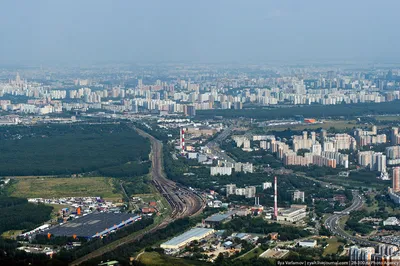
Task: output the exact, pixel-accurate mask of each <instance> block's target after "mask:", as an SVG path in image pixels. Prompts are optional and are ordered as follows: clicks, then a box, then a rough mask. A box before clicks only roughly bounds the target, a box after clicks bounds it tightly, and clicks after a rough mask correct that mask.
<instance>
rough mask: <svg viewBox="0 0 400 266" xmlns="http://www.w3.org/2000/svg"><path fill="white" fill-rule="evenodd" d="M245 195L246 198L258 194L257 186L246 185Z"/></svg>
mask: <svg viewBox="0 0 400 266" xmlns="http://www.w3.org/2000/svg"><path fill="white" fill-rule="evenodd" d="M244 189H245V192H244V196H245V197H246V198H254V197H255V196H256V187H255V186H248V187H245V188H244Z"/></svg>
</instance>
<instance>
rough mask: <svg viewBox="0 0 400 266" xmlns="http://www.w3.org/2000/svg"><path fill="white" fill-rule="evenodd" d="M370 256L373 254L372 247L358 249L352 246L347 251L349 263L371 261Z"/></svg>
mask: <svg viewBox="0 0 400 266" xmlns="http://www.w3.org/2000/svg"><path fill="white" fill-rule="evenodd" d="M372 254H375V249H374V248H373V247H366V248H359V247H357V246H352V247H350V249H349V259H350V261H371V258H372Z"/></svg>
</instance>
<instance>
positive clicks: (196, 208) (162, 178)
mask: <svg viewBox="0 0 400 266" xmlns="http://www.w3.org/2000/svg"><path fill="white" fill-rule="evenodd" d="M135 130H136V131H137V132H138V133H139V134H140V135H142V136H143V137H145V138H148V139H149V140H150V142H151V160H152V167H151V177H152V182H153V184H154V186H155V187H156V189H157V190H158V191H159V192H160V194H161V195H162V196H163V197H164V198H165V199H166V201H167V202H168V204H169V205H170V207H171V214H170V215H169V216H168V217H166V218H165V219H164V221H162V222H161V223H159V224H158V225H156V226H154V227H152V228H150V229H145V230H143V232H141V233H139V234H132V235H129V236H126V237H124V238H122V239H119V240H116V241H114V242H111V243H110V244H108V245H106V246H103V247H101V248H99V249H97V250H95V251H93V252H91V253H89V254H87V255H85V256H83V257H81V258H79V259H77V260H75V261H73V262H72V263H71V264H70V265H72V266H75V265H79V264H81V263H83V262H85V261H87V260H89V259H93V258H96V257H99V256H101V255H103V254H105V253H107V252H110V251H112V250H115V249H116V248H118V247H120V246H122V245H125V244H128V243H132V242H135V241H138V240H140V239H141V238H142V237H143V236H145V235H147V234H151V233H153V232H155V231H157V230H159V229H161V228H164V227H166V226H167V225H168V224H170V223H171V222H173V221H175V220H177V219H180V218H184V217H190V216H195V215H198V214H200V213H201V212H202V211H203V209H204V208H205V206H206V201H205V199H203V197H202V196H201V195H200V194H198V193H197V192H195V191H192V190H190V189H188V188H186V187H183V186H181V185H179V184H177V183H175V182H174V181H172V180H169V179H167V178H166V175H165V172H164V166H163V149H162V142H161V141H159V140H157V139H155V138H154V137H153V136H151V135H149V134H148V133H146V132H144V131H143V130H140V129H137V128H135Z"/></svg>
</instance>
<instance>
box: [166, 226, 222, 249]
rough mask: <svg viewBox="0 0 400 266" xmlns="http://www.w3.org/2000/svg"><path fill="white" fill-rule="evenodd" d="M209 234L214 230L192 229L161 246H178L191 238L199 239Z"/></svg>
mask: <svg viewBox="0 0 400 266" xmlns="http://www.w3.org/2000/svg"><path fill="white" fill-rule="evenodd" d="M210 232H214V229H209V228H193V229H191V230H189V231H187V232H185V233H183V234H181V235H179V236H177V237H174V238H172V239H170V240H168V241H167V242H165V243H164V244H163V245H171V246H178V245H179V244H180V243H183V242H185V241H187V240H188V239H191V238H193V237H197V238H200V237H202V236H204V235H206V234H208V233H210Z"/></svg>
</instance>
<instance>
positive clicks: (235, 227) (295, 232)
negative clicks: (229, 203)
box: [221, 215, 310, 241]
mask: <svg viewBox="0 0 400 266" xmlns="http://www.w3.org/2000/svg"><path fill="white" fill-rule="evenodd" d="M221 229H225V230H228V231H232V232H243V233H254V234H264V235H266V234H269V233H273V232H278V233H279V236H278V238H279V240H282V241H287V240H293V239H297V238H302V237H307V236H309V235H310V233H309V232H308V231H305V230H302V229H299V228H297V227H292V226H283V225H281V224H278V223H267V222H266V221H265V220H264V219H263V218H261V217H257V218H254V217H251V216H250V215H248V216H244V217H243V216H242V217H235V218H234V219H232V220H231V221H230V222H228V223H225V224H223V225H221Z"/></svg>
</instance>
